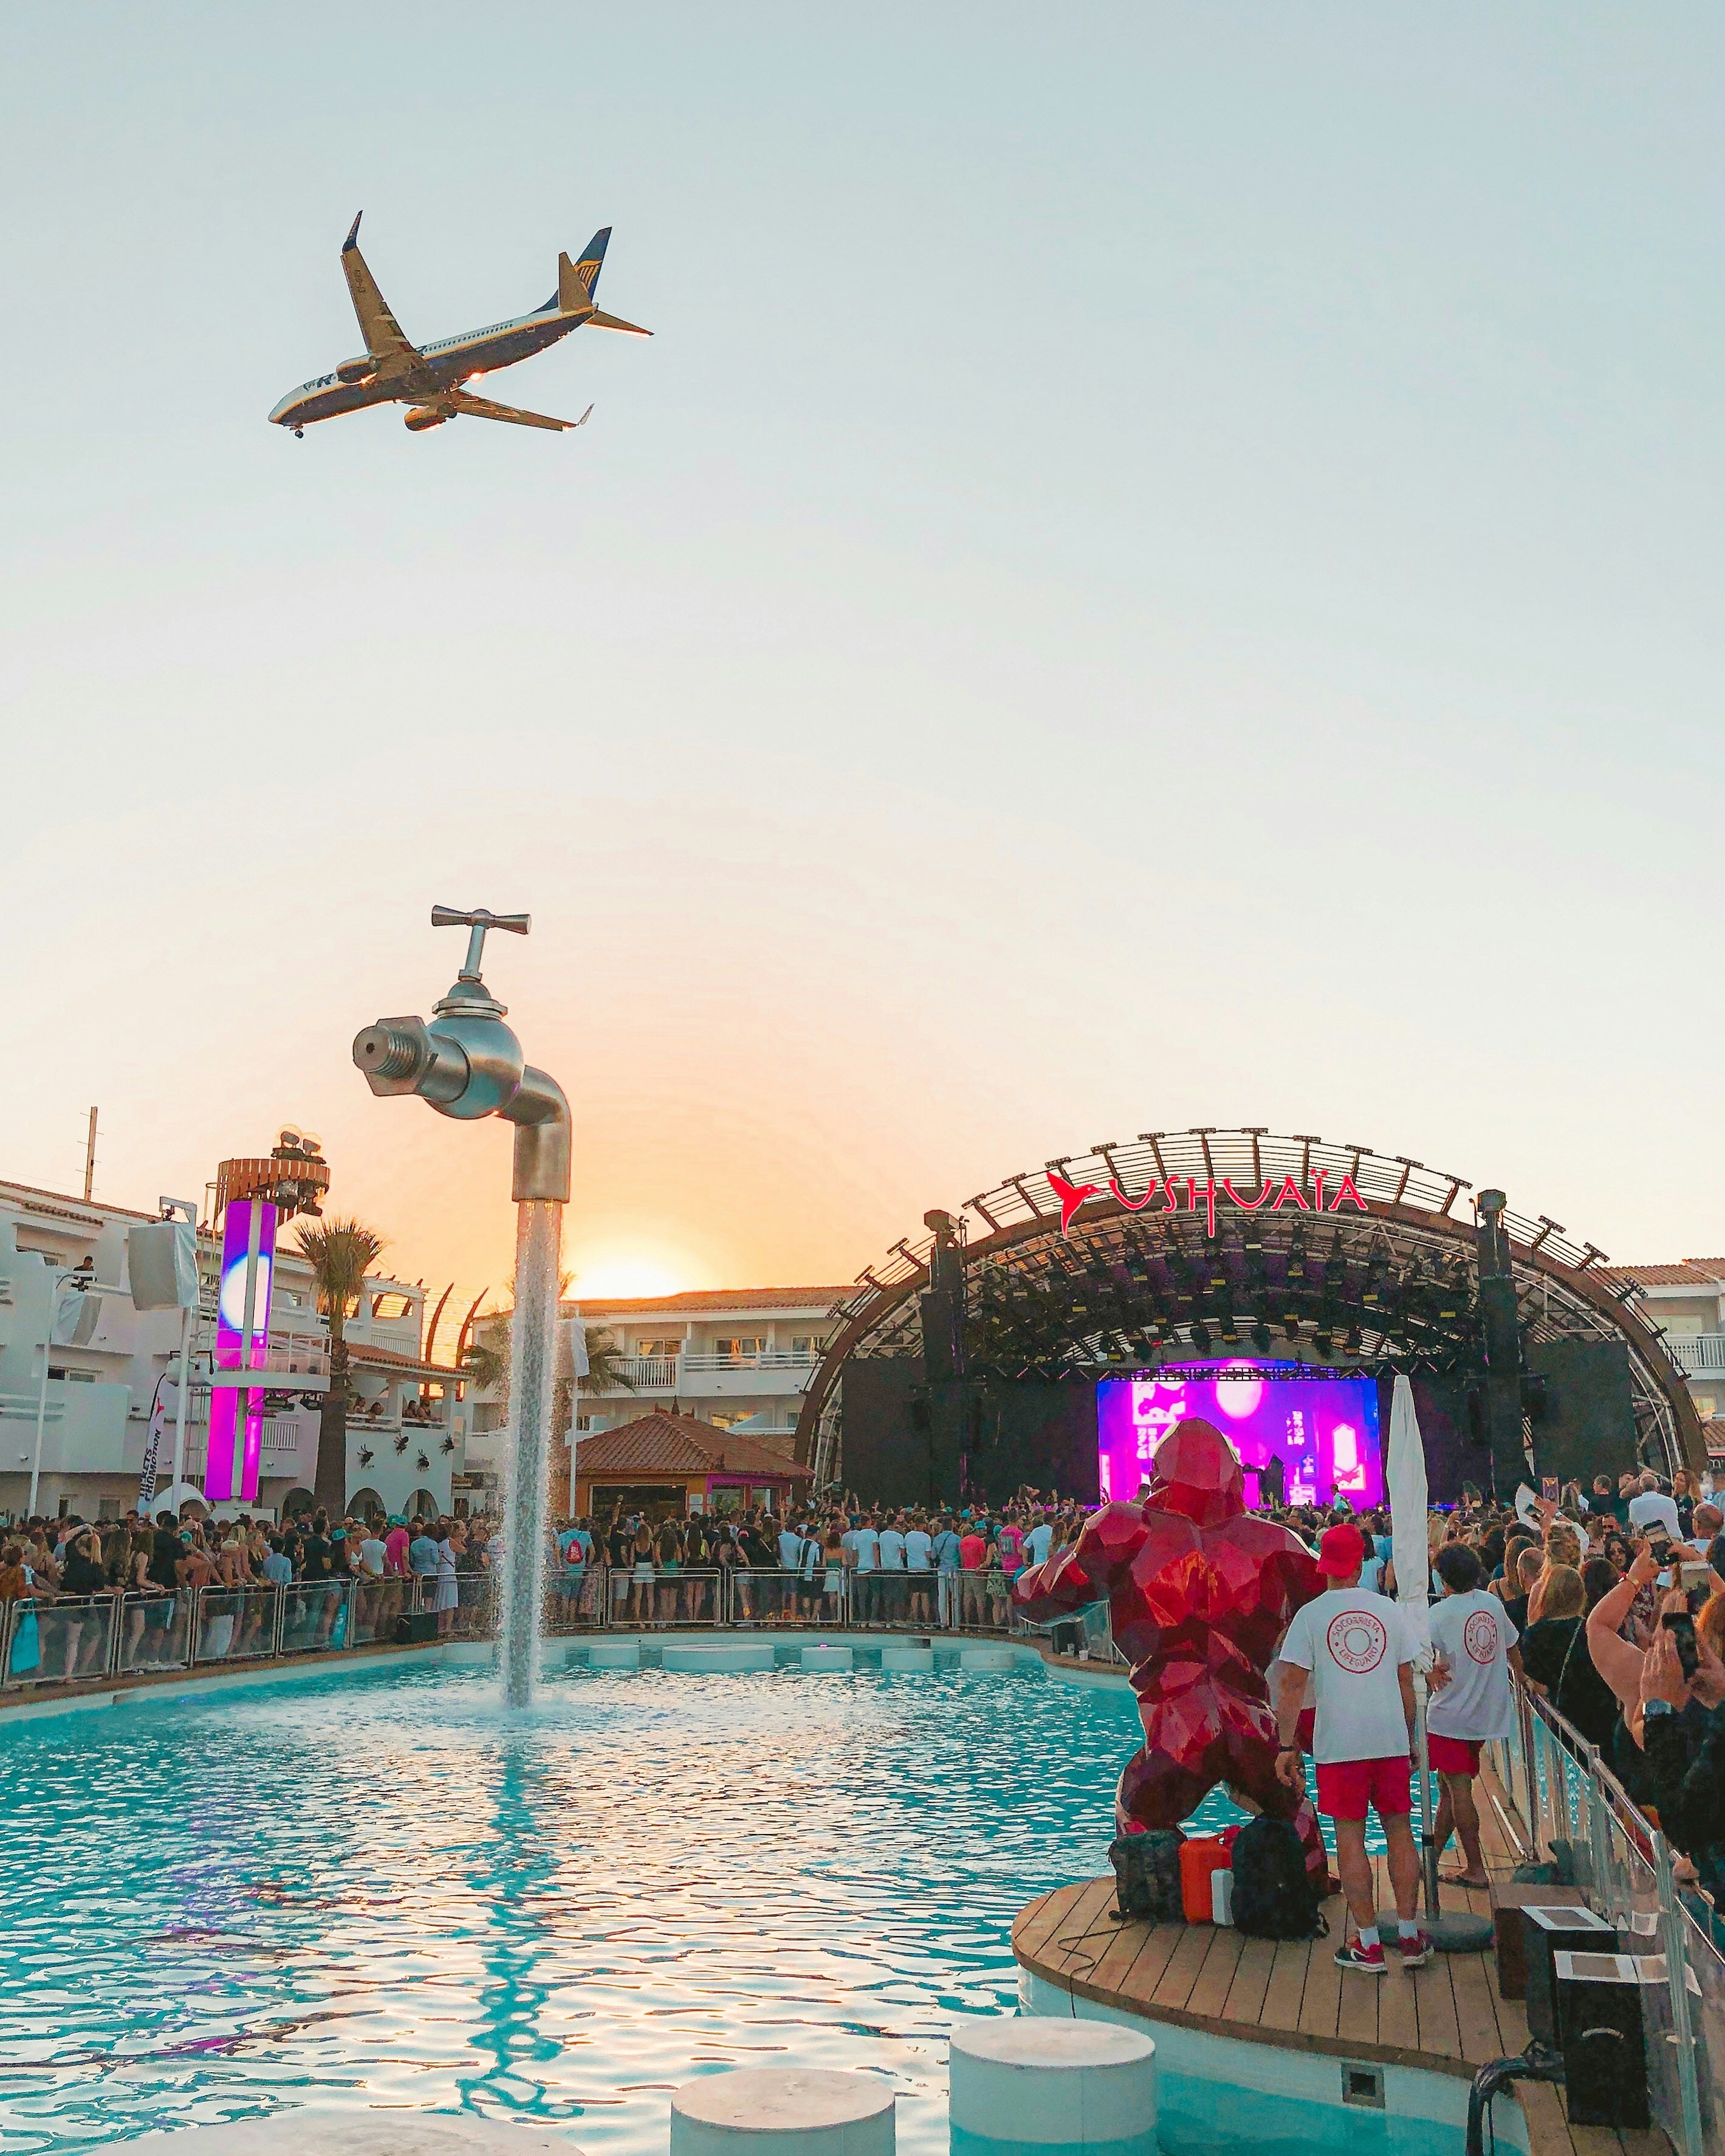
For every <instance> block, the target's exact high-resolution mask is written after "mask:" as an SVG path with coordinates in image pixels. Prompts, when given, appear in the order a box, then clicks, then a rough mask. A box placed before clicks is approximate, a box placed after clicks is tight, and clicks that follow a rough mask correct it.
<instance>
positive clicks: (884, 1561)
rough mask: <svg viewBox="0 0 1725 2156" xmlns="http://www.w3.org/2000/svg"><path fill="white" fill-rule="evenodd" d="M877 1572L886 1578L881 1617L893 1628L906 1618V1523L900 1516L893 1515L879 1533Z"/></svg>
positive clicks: (882, 1586) (881, 1584)
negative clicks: (898, 1621) (903, 1617)
mask: <svg viewBox="0 0 1725 2156" xmlns="http://www.w3.org/2000/svg"><path fill="white" fill-rule="evenodd" d="M880 1570H881V1572H882V1573H883V1574H884V1575H885V1577H884V1578H882V1580H881V1582H880V1596H881V1609H880V1614H881V1616H882V1618H883V1619H884V1620H886V1623H887V1624H889V1625H891V1624H895V1623H896V1622H897V1620H899V1619H900V1618H901V1617H902V1616H903V1615H904V1614H905V1602H906V1595H907V1593H908V1586H907V1583H906V1579H905V1578H904V1571H905V1522H904V1515H903V1514H902V1513H895V1514H894V1516H893V1517H892V1518H891V1519H890V1520H889V1521H888V1522H886V1526H885V1527H882V1528H881V1530H880Z"/></svg>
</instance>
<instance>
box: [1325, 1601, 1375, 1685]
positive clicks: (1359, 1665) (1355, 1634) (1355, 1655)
mask: <svg viewBox="0 0 1725 2156" xmlns="http://www.w3.org/2000/svg"><path fill="white" fill-rule="evenodd" d="M1324 1637H1325V1639H1326V1640H1327V1641H1328V1643H1329V1649H1330V1654H1331V1656H1332V1659H1333V1660H1334V1661H1335V1662H1336V1665H1337V1667H1338V1668H1340V1669H1344V1670H1346V1671H1348V1675H1349V1676H1356V1677H1363V1676H1364V1675H1365V1674H1366V1672H1367V1671H1368V1670H1375V1669H1376V1668H1377V1666H1378V1663H1379V1662H1381V1661H1383V1659H1384V1654H1385V1651H1386V1650H1387V1649H1388V1648H1389V1631H1388V1630H1387V1629H1386V1627H1385V1625H1384V1620H1383V1619H1382V1618H1381V1617H1374V1616H1373V1614H1372V1612H1371V1611H1370V1610H1369V1609H1344V1610H1343V1612H1342V1614H1341V1615H1340V1616H1339V1617H1332V1619H1331V1620H1330V1629H1329V1630H1328V1631H1327V1633H1326V1634H1325V1635H1324Z"/></svg>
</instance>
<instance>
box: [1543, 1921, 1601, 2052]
mask: <svg viewBox="0 0 1725 2156" xmlns="http://www.w3.org/2000/svg"><path fill="white" fill-rule="evenodd" d="M1617 1947H1618V1938H1617V1933H1615V1931H1614V1930H1613V1928H1611V1926H1610V1925H1609V1924H1608V1923H1607V1922H1605V1919H1604V1917H1596V1916H1595V1915H1594V1912H1593V1911H1592V1910H1591V1909H1589V1908H1584V1907H1582V1906H1581V1905H1580V1904H1579V1902H1578V1903H1577V1904H1576V1905H1575V1906H1574V1907H1568V1908H1566V1907H1563V1905H1562V1904H1561V1903H1556V1904H1553V1903H1550V1902H1530V1903H1528V1904H1527V1906H1526V1907H1524V1908H1523V1909H1522V1961H1523V1963H1524V1965H1525V1967H1526V1969H1527V2034H1528V2035H1530V2036H1543V2038H1544V2039H1545V2040H1546V2042H1547V2043H1548V2044H1555V2043H1556V2042H1557V2040H1558V2024H1557V2005H1556V2000H1555V1999H1554V1998H1553V1993H1552V1956H1553V1953H1556V1952H1557V1951H1558V1948H1564V1949H1566V1950H1568V1952H1570V1953H1581V1952H1583V1951H1584V1950H1586V1949H1589V1948H1590V1949H1591V1950H1592V1952H1593V1953H1595V1954H1612V1953H1616V1951H1617Z"/></svg>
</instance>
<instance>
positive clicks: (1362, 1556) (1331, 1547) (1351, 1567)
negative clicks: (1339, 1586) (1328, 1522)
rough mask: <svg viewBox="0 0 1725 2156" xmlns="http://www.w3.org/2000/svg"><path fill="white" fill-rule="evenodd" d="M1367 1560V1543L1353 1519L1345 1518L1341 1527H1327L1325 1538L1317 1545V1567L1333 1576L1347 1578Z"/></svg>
mask: <svg viewBox="0 0 1725 2156" xmlns="http://www.w3.org/2000/svg"><path fill="white" fill-rule="evenodd" d="M1365 1561H1366V1545H1365V1540H1364V1537H1363V1536H1362V1535H1361V1533H1360V1531H1359V1529H1358V1527H1355V1526H1354V1524H1353V1522H1352V1521H1351V1520H1343V1522H1342V1524H1341V1525H1340V1527H1326V1528H1325V1529H1324V1532H1323V1539H1322V1541H1321V1542H1320V1543H1318V1546H1317V1568H1318V1570H1319V1571H1320V1572H1323V1573H1329V1574H1330V1575H1331V1577H1332V1578H1337V1579H1345V1578H1347V1576H1348V1573H1351V1572H1358V1570H1359V1568H1360V1567H1361V1566H1362V1565H1363V1563H1365Z"/></svg>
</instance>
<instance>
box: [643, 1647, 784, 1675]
mask: <svg viewBox="0 0 1725 2156" xmlns="http://www.w3.org/2000/svg"><path fill="white" fill-rule="evenodd" d="M665 1667H666V1669H668V1670H692V1671H716V1670H723V1671H738V1670H770V1669H776V1668H777V1667H778V1655H776V1654H774V1652H773V1645H772V1642H771V1641H770V1640H723V1641H715V1642H714V1643H713V1644H712V1645H708V1644H707V1643H706V1641H705V1640H698V1641H672V1640H666V1641H665Z"/></svg>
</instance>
